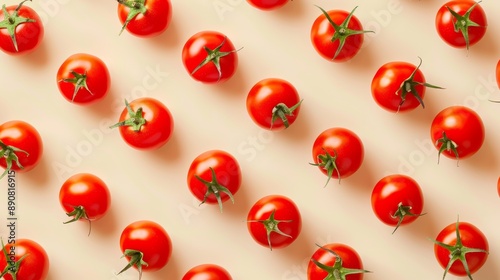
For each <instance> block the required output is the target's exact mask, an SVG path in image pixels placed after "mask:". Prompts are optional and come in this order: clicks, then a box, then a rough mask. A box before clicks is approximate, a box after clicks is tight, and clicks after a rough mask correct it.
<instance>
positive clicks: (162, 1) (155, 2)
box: [118, 0, 172, 38]
mask: <svg viewBox="0 0 500 280" xmlns="http://www.w3.org/2000/svg"><path fill="white" fill-rule="evenodd" d="M118 18H119V19H120V22H121V24H122V29H121V31H120V34H121V33H122V32H123V30H124V29H127V30H128V31H129V32H130V33H131V34H132V35H134V36H137V37H142V38H148V37H155V36H158V35H160V34H162V33H163V32H164V31H165V30H167V28H168V26H169V25H170V21H171V20H172V4H171V3H170V0H118Z"/></svg>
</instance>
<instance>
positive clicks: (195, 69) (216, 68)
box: [182, 31, 238, 84]
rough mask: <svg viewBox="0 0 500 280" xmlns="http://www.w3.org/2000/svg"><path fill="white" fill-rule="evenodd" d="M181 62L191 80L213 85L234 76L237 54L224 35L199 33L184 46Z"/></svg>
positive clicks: (206, 32) (215, 32) (209, 32)
mask: <svg viewBox="0 0 500 280" xmlns="http://www.w3.org/2000/svg"><path fill="white" fill-rule="evenodd" d="M182 62H183V63H184V67H185V68H186V70H187V71H188V73H189V74H190V75H191V77H193V79H195V80H196V81H199V82H202V83H207V84H213V83H218V82H223V81H227V80H228V79H229V78H231V77H232V76H233V75H234V73H235V72H236V68H237V67H238V54H237V50H236V49H235V48H234V45H233V43H232V42H231V40H229V38H227V37H226V35H224V34H222V33H220V32H217V31H201V32H198V33H196V34H194V35H193V36H191V37H190V38H189V39H188V40H187V42H186V43H185V44H184V47H183V49H182Z"/></svg>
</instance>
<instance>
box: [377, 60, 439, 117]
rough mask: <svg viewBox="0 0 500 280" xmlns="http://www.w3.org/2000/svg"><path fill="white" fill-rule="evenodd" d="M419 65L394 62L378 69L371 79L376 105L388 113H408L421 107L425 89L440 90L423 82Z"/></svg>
mask: <svg viewBox="0 0 500 280" xmlns="http://www.w3.org/2000/svg"><path fill="white" fill-rule="evenodd" d="M421 64H422V60H420V64H419V65H418V66H415V65H413V64H411V63H407V62H401V61H394V62H389V63H386V64H384V65H382V67H380V68H379V69H378V70H377V72H376V73H375V76H374V77H373V79H372V85H371V88H372V96H373V99H374V100H375V101H376V102H377V104H378V105H379V106H380V107H382V108H384V109H386V110H387V111H390V112H404V111H410V110H413V109H415V108H416V107H418V106H419V105H422V108H424V107H425V106H424V101H423V99H424V95H425V87H431V88H440V87H437V86H434V85H431V84H428V83H426V82H425V78H424V75H423V74H422V71H420V69H419V68H420V65H421Z"/></svg>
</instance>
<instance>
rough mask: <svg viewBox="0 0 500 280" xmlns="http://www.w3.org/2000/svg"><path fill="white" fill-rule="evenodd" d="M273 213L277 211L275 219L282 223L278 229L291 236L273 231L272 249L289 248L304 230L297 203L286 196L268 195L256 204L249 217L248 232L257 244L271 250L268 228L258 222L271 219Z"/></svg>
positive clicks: (271, 235) (271, 238)
mask: <svg viewBox="0 0 500 280" xmlns="http://www.w3.org/2000/svg"><path fill="white" fill-rule="evenodd" d="M273 211H275V212H274V219H275V220H276V221H281V222H278V229H279V230H281V232H283V233H284V234H287V235H289V236H284V235H281V234H279V233H277V232H275V231H272V232H271V234H270V237H269V238H270V243H271V249H280V248H285V247H288V246H289V245H290V244H292V243H293V242H294V241H295V240H296V239H297V237H298V236H299V234H300V232H301V230H302V217H301V214H300V212H299V209H298V207H297V205H296V204H295V202H293V201H292V200H291V199H290V198H288V197H286V196H283V195H268V196H264V197H262V198H261V199H259V200H258V201H257V202H255V203H254V205H253V206H252V207H251V208H250V210H249V211H248V215H247V221H248V222H247V228H248V232H249V233H250V235H251V236H252V238H253V239H254V240H255V242H257V243H258V244H260V245H262V246H264V247H268V248H269V247H270V245H269V241H268V239H267V230H266V227H265V226H264V225H263V224H262V223H260V222H256V221H261V220H266V219H269V218H270V216H271V214H272V213H273Z"/></svg>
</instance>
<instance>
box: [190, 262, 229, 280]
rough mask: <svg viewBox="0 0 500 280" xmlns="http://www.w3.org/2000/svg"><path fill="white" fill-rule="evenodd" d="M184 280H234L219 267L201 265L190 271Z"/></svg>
mask: <svg viewBox="0 0 500 280" xmlns="http://www.w3.org/2000/svg"><path fill="white" fill-rule="evenodd" d="M182 280H233V278H232V277H231V275H230V274H229V272H228V271H227V270H226V269H225V268H223V267H221V266H219V265H216V264H200V265H197V266H195V267H193V268H191V269H190V270H188V272H186V274H184V276H183V277H182Z"/></svg>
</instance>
